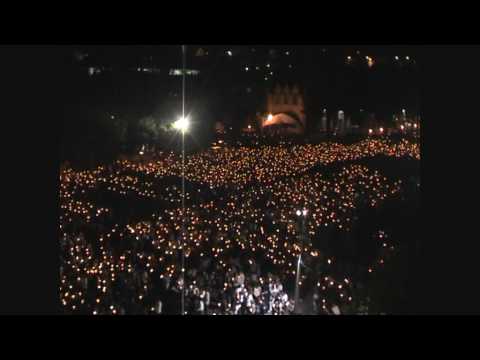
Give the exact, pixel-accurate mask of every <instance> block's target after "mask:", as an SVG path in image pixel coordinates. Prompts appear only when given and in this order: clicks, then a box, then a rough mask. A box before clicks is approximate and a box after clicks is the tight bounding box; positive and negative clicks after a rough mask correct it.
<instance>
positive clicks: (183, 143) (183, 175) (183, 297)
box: [181, 45, 187, 315]
mask: <svg viewBox="0 0 480 360" xmlns="http://www.w3.org/2000/svg"><path fill="white" fill-rule="evenodd" d="M185 50H186V46H185V45H182V119H185V62H186V56H185V55H186V54H185ZM181 241H182V244H181V246H182V251H181V257H182V268H181V272H182V277H183V286H182V299H181V303H182V304H181V309H182V315H185V286H186V285H187V284H186V277H185V275H186V274H185V129H183V130H182V237H181Z"/></svg>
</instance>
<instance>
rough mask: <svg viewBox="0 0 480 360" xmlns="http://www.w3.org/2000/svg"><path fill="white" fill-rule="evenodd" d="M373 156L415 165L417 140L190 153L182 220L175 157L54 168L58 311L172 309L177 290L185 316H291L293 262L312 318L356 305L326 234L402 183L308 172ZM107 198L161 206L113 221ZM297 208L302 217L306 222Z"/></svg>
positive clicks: (345, 228)
mask: <svg viewBox="0 0 480 360" xmlns="http://www.w3.org/2000/svg"><path fill="white" fill-rule="evenodd" d="M302 151H303V152H304V154H303V156H301V155H302ZM347 154H349V155H347ZM378 154H383V155H386V156H391V157H411V158H414V159H418V158H419V152H418V146H417V145H416V144H409V143H406V142H405V141H402V142H400V143H399V144H389V143H388V141H386V140H367V141H363V142H361V143H359V144H354V145H350V146H344V145H338V144H321V145H302V146H298V145H297V146H292V147H288V146H279V147H273V146H269V147H264V148H260V149H256V148H244V147H240V148H225V149H222V150H221V151H220V152H214V151H206V152H202V153H199V154H195V155H192V156H190V157H189V158H187V161H186V164H187V169H188V170H187V172H186V177H187V179H188V180H189V186H188V191H187V193H186V199H185V203H186V207H185V213H184V214H183V213H182V207H181V194H182V193H181V191H180V187H179V186H177V185H174V184H173V185H172V184H170V185H168V186H165V184H164V183H162V181H164V180H165V179H167V178H168V177H169V176H177V177H178V175H179V172H178V171H179V169H180V168H179V166H180V165H179V164H181V161H179V158H178V157H177V156H176V155H174V154H171V153H168V154H162V155H160V156H159V157H158V159H157V160H155V161H150V162H148V163H145V162H132V161H127V160H122V161H117V162H116V163H114V164H112V165H110V166H100V167H98V168H96V169H94V170H85V171H74V170H73V169H71V168H65V169H62V171H61V173H60V180H61V181H60V209H61V215H60V228H59V230H60V245H61V268H60V276H61V284H60V294H61V302H62V304H63V306H64V308H65V311H66V312H67V313H85V314H148V313H156V314H159V313H178V309H179V306H178V305H179V302H180V297H181V296H180V295H181V293H182V291H183V292H184V294H185V311H186V312H187V313H188V314H289V313H292V312H293V309H294V308H295V303H294V301H293V298H292V290H293V286H294V285H295V275H296V266H297V259H298V258H299V255H301V256H302V264H301V265H302V269H303V270H302V276H301V278H300V283H301V284H300V285H301V290H302V291H303V294H304V295H305V294H310V295H311V298H312V299H313V300H312V302H311V305H312V306H311V307H309V310H308V311H309V312H310V313H326V314H328V313H332V311H333V313H336V312H338V311H344V310H342V309H346V308H348V306H350V305H351V304H353V296H354V295H353V291H354V288H353V286H354V285H353V283H354V281H353V279H352V277H351V276H350V275H349V276H347V275H345V273H346V272H347V270H348V269H346V268H345V267H342V266H341V264H337V262H336V259H335V258H334V256H333V255H332V252H331V251H330V250H329V249H328V247H325V246H323V245H322V238H323V237H322V234H324V231H325V229H333V230H335V231H342V232H346V233H348V232H349V231H351V228H352V226H353V224H354V223H355V219H356V213H357V211H358V210H359V209H360V208H363V207H370V208H376V207H378V206H379V205H380V204H381V203H382V202H383V201H384V200H385V199H387V198H391V197H394V196H397V195H398V194H399V193H400V192H401V188H402V186H401V181H392V180H389V179H387V178H385V177H384V176H382V175H381V174H380V173H379V172H378V171H372V170H370V169H369V168H368V167H366V166H362V165H357V164H348V165H344V166H342V167H341V168H340V170H339V171H336V172H333V173H332V174H327V173H318V172H316V173H313V174H312V173H309V172H307V170H308V169H309V168H311V167H313V166H314V165H315V164H317V163H331V162H340V161H344V160H355V159H359V158H363V157H367V156H371V157H373V156H376V155H378ZM246 184H249V186H248V187H247V186H245V185H246ZM112 195H114V196H117V197H119V198H128V199H130V200H131V201H137V202H141V201H145V200H146V199H149V200H153V201H155V202H156V203H157V204H158V208H159V209H161V210H160V211H154V212H152V213H150V214H148V216H147V215H146V216H145V217H144V218H143V219H142V220H141V221H132V219H131V218H129V217H128V216H126V217H124V218H121V217H119V216H117V215H118V209H117V208H116V207H113V206H111V207H108V206H106V205H105V203H108V198H109V196H112ZM99 204H102V206H101V205H99ZM129 204H131V203H129ZM129 206H131V205H129ZM140 207H141V205H139V208H140ZM299 209H302V210H306V213H305V215H304V216H305V221H304V222H303V223H302V221H300V220H301V219H300V217H299V216H298V215H297V211H298V210H299ZM302 224H303V225H302ZM380 235H381V236H380ZM376 236H378V237H379V238H382V239H383V241H382V243H381V244H380V246H379V248H380V249H382V248H385V250H393V245H390V244H387V242H386V237H387V235H386V234H385V233H381V232H380V233H378V234H377V235H376ZM385 244H386V245H385ZM181 254H183V255H184V257H185V267H184V268H182V266H181V261H180V258H181ZM386 258H387V257H386V256H385V255H381V258H380V259H379V260H378V261H375V262H374V264H372V265H371V266H370V267H368V269H366V268H365V269H363V270H365V273H366V274H371V273H372V272H374V271H375V270H376V269H377V268H378V267H380V266H383V263H384V262H385V260H386ZM355 273H356V272H355ZM337 278H338V279H341V280H338V281H337V280H335V279H337ZM292 283H293V285H292ZM307 307H308V306H307ZM345 307H346V308H345ZM332 309H334V310H332ZM337 309H338V310H337Z"/></svg>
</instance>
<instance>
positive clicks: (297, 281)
mask: <svg viewBox="0 0 480 360" xmlns="http://www.w3.org/2000/svg"><path fill="white" fill-rule="evenodd" d="M296 214H297V216H298V217H299V218H301V220H302V230H301V236H300V252H299V253H298V260H297V272H296V278H295V308H294V312H295V313H298V301H299V298H300V288H299V285H300V279H301V277H300V271H301V267H300V265H301V263H302V251H303V238H304V237H305V220H306V218H307V214H308V210H307V209H303V210H297V211H296Z"/></svg>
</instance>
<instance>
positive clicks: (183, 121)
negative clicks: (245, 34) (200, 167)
mask: <svg viewBox="0 0 480 360" xmlns="http://www.w3.org/2000/svg"><path fill="white" fill-rule="evenodd" d="M185 62H186V45H182V117H181V118H180V119H178V120H177V121H175V122H174V123H173V127H174V128H175V129H176V130H178V131H180V132H181V133H182V236H181V240H180V246H179V248H180V249H181V269H180V270H181V272H182V278H183V286H182V292H181V312H182V315H185V286H186V282H185V241H184V239H185V238H186V236H185V132H186V131H187V130H188V128H189V126H190V120H189V119H188V117H185Z"/></svg>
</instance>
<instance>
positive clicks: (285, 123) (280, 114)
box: [260, 84, 306, 134]
mask: <svg viewBox="0 0 480 360" xmlns="http://www.w3.org/2000/svg"><path fill="white" fill-rule="evenodd" d="M260 122H261V124H260V125H261V129H262V131H263V132H265V133H274V134H277V133H281V134H303V133H304V132H305V127H306V117H305V106H304V100H303V95H302V94H301V93H300V90H299V89H298V86H296V85H295V86H293V87H291V88H290V87H289V86H288V85H286V86H284V87H282V86H280V85H278V84H277V86H276V87H275V89H274V90H273V92H269V93H268V94H267V116H266V117H263V118H262V119H261V121H260Z"/></svg>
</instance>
